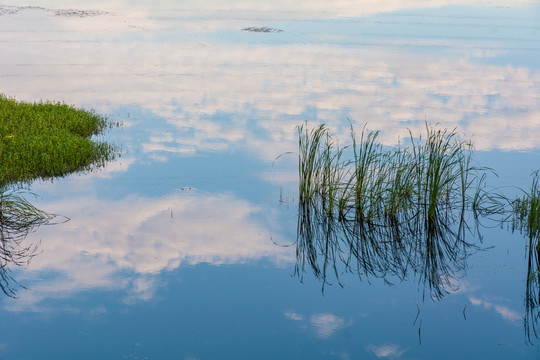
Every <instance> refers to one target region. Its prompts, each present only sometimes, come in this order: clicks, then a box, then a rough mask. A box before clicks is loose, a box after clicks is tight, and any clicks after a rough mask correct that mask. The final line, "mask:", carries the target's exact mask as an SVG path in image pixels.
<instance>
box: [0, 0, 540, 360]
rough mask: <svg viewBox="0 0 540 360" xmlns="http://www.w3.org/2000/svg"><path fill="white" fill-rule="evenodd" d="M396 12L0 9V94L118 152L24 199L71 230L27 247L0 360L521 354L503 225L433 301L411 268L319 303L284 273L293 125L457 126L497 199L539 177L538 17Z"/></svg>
mask: <svg viewBox="0 0 540 360" xmlns="http://www.w3.org/2000/svg"><path fill="white" fill-rule="evenodd" d="M409 3H410V4H409V5H408V6H405V5H403V4H402V3H401V2H397V1H386V2H382V3H381V2H379V1H374V2H363V5H359V4H356V3H354V2H352V1H336V2H333V3H332V4H331V5H329V4H327V3H326V2H322V1H319V2H317V1H315V2H313V1H299V2H297V3H296V4H295V5H290V4H288V2H275V3H272V4H269V5H264V7H261V6H262V5H261V4H259V3H257V2H254V1H243V2H240V1H230V2H227V5H223V2H213V1H211V0H203V1H197V2H195V1H192V2H191V1H187V2H179V1H177V2H175V1H173V0H168V1H166V0H163V1H160V2H157V3H156V4H155V5H153V6H150V5H147V4H145V3H144V2H143V1H133V2H128V1H120V0H118V1H112V2H110V1H109V2H99V1H95V2H91V3H88V2H83V1H77V0H75V1H69V2H68V1H59V0H50V1H40V0H36V1H30V0H28V1H26V0H25V1H22V2H17V4H11V5H10V4H4V5H0V92H3V93H4V94H7V95H9V96H13V97H16V98H17V99H19V100H28V101H37V100H41V99H43V100H54V101H64V102H67V103H69V104H74V105H76V106H80V107H85V108H93V109H95V110H96V111H98V112H100V113H104V114H108V115H109V117H110V118H111V119H112V120H114V121H120V122H122V123H123V126H122V127H120V128H115V129H112V130H111V131H109V132H108V133H106V134H105V135H104V138H105V139H106V140H108V141H112V142H115V143H117V144H119V145H121V146H122V147H123V148H124V149H125V153H124V155H123V156H122V157H121V158H119V159H118V160H117V161H115V162H113V163H110V164H108V165H107V166H106V168H105V169H103V170H102V171H99V172H95V173H91V174H78V175H72V176H69V177H67V178H64V179H59V180H56V181H54V182H53V183H39V182H38V183H35V184H33V186H32V191H34V192H36V193H37V194H39V199H38V200H36V201H35V205H36V206H38V207H40V208H42V209H44V210H47V211H49V212H53V213H56V214H61V215H63V216H66V217H69V218H70V221H68V222H66V223H62V224H57V225H50V226H43V227H41V228H39V229H38V230H37V231H36V232H34V233H32V234H31V235H30V236H28V237H27V239H26V241H27V242H28V243H40V245H39V246H40V247H39V249H40V253H39V255H37V256H36V257H35V258H34V259H33V260H32V262H31V263H30V265H29V266H28V267H26V268H24V269H20V270H19V269H16V270H15V272H14V274H13V275H14V277H15V278H16V279H17V280H18V281H19V282H20V283H21V284H22V285H24V286H26V287H28V289H19V290H18V292H17V295H18V298H17V299H11V298H7V297H4V298H2V299H1V301H0V303H1V310H0V318H1V319H2V323H3V326H2V330H1V332H0V358H2V359H233V358H234V359H238V358H245V359H263V358H264V359H289V358H290V359H300V358H303V359H304V358H309V359H319V358H321V359H358V358H362V359H363V358H366V359H368V358H381V359H422V358H423V359H431V358H438V359H456V358H486V359H488V358H489V359H499V358H500V359H507V358H512V359H537V358H538V357H539V355H540V353H539V350H538V349H539V348H540V342H539V341H538V339H537V338H536V336H535V334H534V332H531V326H532V325H534V324H536V326H537V327H540V324H539V323H538V321H537V322H536V323H535V322H531V321H529V322H528V323H524V319H529V317H527V311H526V307H525V300H526V279H527V274H528V273H527V261H528V254H529V251H528V248H527V244H528V241H527V239H525V237H524V236H523V235H521V234H519V233H517V232H516V233H512V232H511V231H508V230H507V229H506V227H504V226H503V228H502V229H501V228H500V227H498V226H494V227H486V228H482V229H481V234H482V236H483V243H480V242H479V239H478V238H477V237H474V236H472V235H471V237H470V239H469V240H470V241H471V242H473V243H476V244H479V245H481V248H482V249H483V250H481V251H474V252H471V253H470V254H467V256H466V259H465V261H464V262H461V263H459V264H457V263H453V262H452V261H448V262H446V263H442V264H439V266H440V267H441V268H445V267H446V268H449V269H453V270H454V272H453V277H452V279H450V284H449V285H447V286H446V287H445V288H444V290H445V295H444V296H443V297H442V298H439V299H432V297H431V296H430V295H432V293H431V290H430V288H429V286H428V284H426V283H425V282H424V279H425V278H426V274H425V273H422V272H421V271H420V272H419V271H416V272H415V271H411V270H410V269H409V270H408V271H406V273H405V276H404V279H399V278H396V277H393V278H392V277H386V278H385V279H382V278H377V277H375V276H372V275H369V276H368V275H366V271H365V269H362V268H361V267H360V268H358V269H356V268H355V269H356V270H351V269H349V271H348V272H346V271H344V270H345V269H343V268H342V267H338V272H337V274H335V273H334V272H333V271H331V272H329V273H328V276H327V279H326V280H327V282H328V283H329V284H326V285H325V287H324V292H323V291H322V285H323V283H322V282H321V279H320V278H319V277H317V276H316V275H315V274H314V273H313V271H312V270H311V268H310V266H309V265H308V263H307V262H306V264H305V266H304V267H303V270H304V272H302V271H300V274H298V273H295V269H298V268H299V269H300V270H302V263H301V261H300V262H298V258H297V252H296V246H295V245H296V244H295V241H296V236H297V217H298V208H297V203H296V202H297V191H298V190H297V177H298V174H297V173H296V169H297V164H296V163H295V161H296V159H295V157H294V156H292V155H291V156H285V157H282V158H280V159H279V161H277V162H276V163H275V164H273V161H274V159H275V158H276V157H277V156H278V155H280V154H282V153H285V152H289V151H292V152H294V151H296V147H297V138H296V130H295V126H297V125H299V124H301V123H302V122H303V121H308V122H309V123H310V124H313V125H315V124H319V123H323V122H324V123H326V124H328V125H329V127H330V128H331V129H332V130H333V131H334V132H335V133H336V134H338V136H339V137H341V138H342V139H347V136H348V128H349V120H348V119H350V121H351V122H352V123H353V125H354V126H355V127H356V128H357V129H360V128H361V127H362V126H363V124H364V123H365V122H368V124H369V127H370V128H372V129H379V130H381V131H382V134H381V141H382V142H383V143H384V144H385V145H395V144H397V143H399V142H400V141H401V140H400V139H403V138H404V137H406V136H407V134H408V133H407V129H411V130H412V131H413V132H415V133H420V132H421V131H422V130H423V128H424V126H425V125H424V124H425V122H426V121H427V122H429V123H439V124H441V126H442V127H446V128H457V129H458V131H460V132H461V133H465V134H466V135H467V136H470V137H471V138H472V139H473V142H474V144H475V148H476V150H477V154H476V155H477V156H476V158H477V160H478V162H479V163H481V164H482V165H486V166H491V167H492V168H494V169H495V170H496V171H497V173H498V174H499V175H500V177H499V178H492V179H490V182H491V184H492V185H493V186H519V187H522V188H527V187H528V186H529V184H530V181H531V178H530V174H531V171H532V170H535V169H540V161H539V160H540V61H539V59H540V22H539V21H538V19H539V18H540V5H539V4H538V2H536V1H507V2H505V6H500V5H499V2H497V1H452V0H444V1H443V0H440V1H434V2H430V7H426V6H425V2H423V1H411V2H409ZM263 27H266V28H268V29H266V30H267V31H248V30H243V29H247V28H259V30H260V28H263ZM252 30H253V29H252ZM507 191H508V194H509V195H517V194H520V193H519V191H518V190H516V189H515V188H510V187H509V188H508V190H507ZM365 260H366V261H367V262H370V261H372V262H377V261H379V262H380V261H381V259H365ZM388 281H391V282H392V284H388ZM538 313H539V310H538V308H536V309H533V310H532V314H533V315H534V314H536V315H537V316H538ZM539 335H540V334H539Z"/></svg>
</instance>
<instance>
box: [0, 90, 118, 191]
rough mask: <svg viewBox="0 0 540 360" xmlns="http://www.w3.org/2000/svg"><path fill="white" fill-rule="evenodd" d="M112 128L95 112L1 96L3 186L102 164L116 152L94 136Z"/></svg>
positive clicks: (0, 183)
mask: <svg viewBox="0 0 540 360" xmlns="http://www.w3.org/2000/svg"><path fill="white" fill-rule="evenodd" d="M109 125H110V124H109V123H108V121H107V119H106V118H105V117H103V116H101V115H98V114H96V113H94V112H92V111H86V110H83V109H77V108H74V107H72V106H68V105H66V104H61V103H51V102H39V103H27V102H18V101H16V100H14V99H10V98H7V97H5V96H3V95H0V163H1V164H2V166H1V167H0V187H3V186H5V185H8V184H14V183H21V182H27V183H28V182H30V181H32V180H35V179H38V178H41V179H51V178H55V177H61V176H64V175H66V174H69V173H72V172H74V171H84V170H91V169H93V168H97V167H101V166H103V165H104V164H105V162H107V161H109V160H112V159H113V158H114V157H115V155H116V154H117V149H116V148H115V147H114V146H112V145H110V144H108V143H105V142H100V141H94V140H92V139H91V137H92V136H93V135H97V134H99V133H100V132H102V131H103V130H104V129H105V128H106V127H108V126H109Z"/></svg>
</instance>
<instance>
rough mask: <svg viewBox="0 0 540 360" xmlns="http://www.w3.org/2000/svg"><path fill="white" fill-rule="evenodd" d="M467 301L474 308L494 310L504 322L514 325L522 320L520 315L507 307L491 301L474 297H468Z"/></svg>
mask: <svg viewBox="0 0 540 360" xmlns="http://www.w3.org/2000/svg"><path fill="white" fill-rule="evenodd" d="M469 301H470V302H471V304H473V305H474V306H478V307H482V308H484V309H486V310H494V311H495V312H496V313H497V314H499V315H500V316H501V317H502V318H503V319H504V320H506V321H508V322H511V323H515V322H517V321H520V320H522V319H523V316H522V315H520V314H519V313H518V312H517V311H515V310H512V309H510V308H509V307H507V306H504V305H499V304H496V303H494V302H492V301H487V300H482V299H479V298H477V297H474V296H469Z"/></svg>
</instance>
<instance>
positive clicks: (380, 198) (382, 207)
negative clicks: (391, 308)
mask: <svg viewBox="0 0 540 360" xmlns="http://www.w3.org/2000/svg"><path fill="white" fill-rule="evenodd" d="M350 133H351V144H350V145H347V146H341V145H340V144H339V143H338V141H337V140H335V138H334V135H332V134H331V133H330V132H329V129H328V128H327V127H326V126H325V125H319V126H317V127H314V128H312V129H309V128H308V127H307V124H302V125H300V126H299V127H298V135H299V142H298V154H297V155H298V159H299V168H298V171H299V201H298V210H299V215H298V226H297V259H298V261H297V266H296V270H295V272H296V273H297V274H298V275H300V276H301V274H303V272H304V271H305V267H306V264H309V266H310V267H311V268H312V270H313V272H314V274H315V276H317V277H319V278H321V279H322V280H323V289H324V286H325V285H326V284H328V283H329V280H328V278H327V270H328V269H333V272H334V274H335V278H336V280H337V281H338V282H339V274H340V273H341V272H343V271H353V272H356V273H357V274H358V275H359V276H360V277H363V276H366V277H369V276H375V277H379V278H383V279H385V281H390V282H391V281H393V280H391V279H392V278H394V279H399V280H402V279H404V278H405V276H406V273H407V271H408V270H412V271H413V272H414V273H415V274H417V276H418V279H419V281H421V282H422V283H423V284H424V286H425V287H427V288H429V289H430V294H431V296H432V297H435V298H438V297H441V296H443V294H444V291H445V290H447V289H449V288H450V287H451V286H452V279H453V278H454V276H456V274H457V273H458V272H459V271H461V270H463V269H464V268H465V259H466V257H467V256H468V255H469V254H470V253H471V251H472V250H474V249H477V246H475V245H473V244H471V243H469V242H467V241H466V240H465V233H466V230H469V231H470V230H471V229H472V228H473V227H471V226H470V225H469V224H467V222H466V221H465V219H464V213H465V211H471V212H473V213H475V212H476V211H479V209H482V210H484V211H487V210H486V209H489V208H490V206H489V205H488V204H484V202H487V200H491V198H490V197H489V196H487V195H486V194H485V184H484V182H483V179H484V178H485V172H486V171H487V170H488V169H486V168H482V167H479V166H477V165H475V164H474V161H473V158H472V155H473V152H472V144H471V143H470V142H469V141H464V140H461V139H459V137H458V136H457V133H456V131H455V130H452V131H448V130H446V129H439V128H438V127H436V126H428V125H427V124H426V137H425V139H423V138H422V137H421V136H420V137H418V138H415V137H414V136H413V135H412V134H410V146H399V147H394V148H388V147H384V146H383V145H381V144H380V143H378V142H377V139H378V136H379V132H377V131H369V130H368V129H367V128H366V126H364V127H363V129H362V132H361V133H360V135H359V136H357V135H356V133H355V131H354V128H353V127H352V125H351V128H350ZM476 225H477V224H476Z"/></svg>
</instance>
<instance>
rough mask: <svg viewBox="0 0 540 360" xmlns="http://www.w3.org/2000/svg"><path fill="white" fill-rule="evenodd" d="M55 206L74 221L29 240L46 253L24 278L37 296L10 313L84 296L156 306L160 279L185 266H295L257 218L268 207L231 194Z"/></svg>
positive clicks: (27, 295)
mask: <svg viewBox="0 0 540 360" xmlns="http://www.w3.org/2000/svg"><path fill="white" fill-rule="evenodd" d="M49 206H50V207H51V208H53V209H55V212H57V213H63V214H70V216H71V220H70V221H69V222H67V223H64V224H61V225H55V226H46V227H41V228H40V229H39V230H38V232H37V233H36V234H33V236H31V237H29V238H28V239H36V238H39V239H41V246H40V251H41V253H40V254H39V255H38V256H36V257H35V258H34V259H33V261H32V263H31V264H30V266H29V267H28V269H26V270H25V271H24V272H22V273H21V274H20V276H19V275H18V276H17V279H18V280H20V281H21V282H22V283H26V284H30V287H31V290H30V291H20V292H19V294H18V295H19V296H20V298H19V299H17V301H15V302H13V303H11V302H9V303H7V304H8V305H7V306H8V308H9V309H10V310H35V311H42V310H44V308H42V307H40V306H39V303H40V302H41V301H42V300H44V299H46V298H63V297H69V296H71V295H72V294H74V293H77V292H80V291H83V290H103V289H108V290H111V289H117V290H122V289H125V290H127V292H128V295H127V296H128V298H127V299H126V301H128V302H132V301H135V300H137V299H138V300H149V299H150V298H152V297H153V295H154V293H155V290H156V288H157V286H158V285H160V281H161V280H160V279H159V276H157V275H159V274H160V273H162V272H164V271H167V270H172V269H176V268H178V267H180V266H181V265H183V264H189V265H195V264H200V263H208V264H212V265H222V264H238V263H246V262H249V261H254V260H260V259H268V260H270V261H272V262H274V263H275V264H278V265H279V264H284V263H289V262H294V253H293V252H291V251H290V249H287V248H283V247H279V246H276V245H275V244H274V243H273V242H272V240H271V239H270V236H271V234H272V233H274V231H275V229H269V228H268V226H269V225H268V223H263V222H261V221H260V220H258V215H260V213H261V209H258V208H256V207H254V206H253V205H251V204H250V203H248V202H246V201H244V200H241V199H237V198H235V197H234V196H232V195H214V194H205V193H200V192H197V191H195V192H190V193H187V194H184V193H182V192H179V193H177V194H173V195H171V196H167V197H160V198H143V197H136V196H130V197H127V198H125V199H122V200H120V201H114V202H113V201H107V200H98V199H94V198H75V199H71V200H65V201H59V202H56V203H52V204H47V207H49ZM270 217H271V213H270V212H269V211H265V218H270ZM272 236H273V239H274V240H276V241H280V239H277V237H278V236H276V235H275V233H274V234H273V235H272ZM49 277H50V279H49ZM43 278H47V280H46V281H44V280H42V281H37V279H43Z"/></svg>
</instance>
